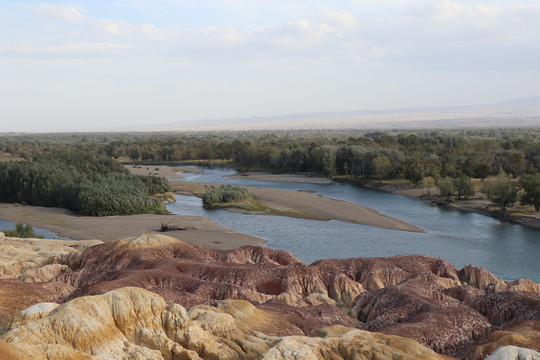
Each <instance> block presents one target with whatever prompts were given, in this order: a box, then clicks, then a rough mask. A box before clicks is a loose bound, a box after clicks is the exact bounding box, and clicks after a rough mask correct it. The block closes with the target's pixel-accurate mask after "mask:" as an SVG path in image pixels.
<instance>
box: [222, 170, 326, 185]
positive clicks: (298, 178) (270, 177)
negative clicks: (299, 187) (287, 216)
mask: <svg viewBox="0 0 540 360" xmlns="http://www.w3.org/2000/svg"><path fill="white" fill-rule="evenodd" d="M226 177H228V178H230V179H243V180H254V181H279V182H291V183H304V184H332V183H334V181H333V180H331V179H328V178H324V177H319V176H308V175H297V174H271V173H267V172H252V173H246V174H245V175H242V174H240V175H238V174H237V175H227V176H226Z"/></svg>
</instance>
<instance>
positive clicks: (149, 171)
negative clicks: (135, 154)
mask: <svg viewBox="0 0 540 360" xmlns="http://www.w3.org/2000/svg"><path fill="white" fill-rule="evenodd" d="M124 166H125V168H126V169H128V170H129V172H130V173H132V174H134V175H152V176H162V177H164V178H165V179H176V180H181V179H183V177H182V175H181V174H182V173H186V172H190V173H198V172H202V170H200V169H197V168H193V167H188V166H163V165H124Z"/></svg>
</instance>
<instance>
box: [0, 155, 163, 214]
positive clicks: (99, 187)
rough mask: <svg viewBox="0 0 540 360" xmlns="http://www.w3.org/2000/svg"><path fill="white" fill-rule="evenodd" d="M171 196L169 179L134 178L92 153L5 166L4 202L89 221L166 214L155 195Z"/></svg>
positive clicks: (0, 168)
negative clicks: (52, 208) (59, 210)
mask: <svg viewBox="0 0 540 360" xmlns="http://www.w3.org/2000/svg"><path fill="white" fill-rule="evenodd" d="M169 191H171V188H170V185H169V183H168V181H167V180H166V179H164V178H160V177H153V176H141V175H132V174H129V173H128V171H127V170H126V169H125V168H124V167H123V166H122V165H121V164H119V163H118V162H116V161H115V160H113V159H111V158H107V157H94V156H92V155H91V154H88V153H81V152H69V153H67V152H64V153H62V154H61V155H60V154H56V155H50V154H46V155H44V154H41V155H36V156H35V157H34V158H33V159H32V160H24V161H10V162H4V163H0V201H2V202H12V203H20V204H28V205H38V206H57V207H63V208H67V209H70V210H73V211H74V212H76V213H78V214H81V215H86V216H107V215H127V214H136V213H146V212H166V210H165V208H164V207H163V204H162V203H161V201H159V200H158V199H156V198H154V197H152V195H154V194H159V193H165V192H169Z"/></svg>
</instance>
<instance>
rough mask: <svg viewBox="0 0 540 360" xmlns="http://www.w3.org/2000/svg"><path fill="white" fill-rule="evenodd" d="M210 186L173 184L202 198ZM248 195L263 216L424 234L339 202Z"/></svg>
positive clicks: (301, 194)
mask: <svg viewBox="0 0 540 360" xmlns="http://www.w3.org/2000/svg"><path fill="white" fill-rule="evenodd" d="M211 185H212V184H203V183H193V182H187V181H176V182H172V183H171V186H172V187H173V191H174V192H175V193H181V194H187V195H201V194H202V193H204V191H205V190H206V189H207V188H208V187H209V186H211ZM245 188H246V189H248V191H249V193H250V194H251V195H252V196H253V197H254V198H255V199H257V200H260V201H262V202H263V203H264V205H265V206H266V207H267V208H268V209H269V211H268V212H265V213H262V214H268V215H280V216H289V217H294V218H300V219H311V220H321V221H330V220H339V221H345V222H350V223H355V224H361V225H368V226H375V227H380V228H384V229H390V230H401V231H411V232H423V230H422V229H420V228H418V227H416V226H413V225H411V224H408V223H406V222H404V221H401V220H398V219H395V218H392V217H390V216H386V215H383V214H380V213H378V212H377V211H375V210H373V209H370V208H367V207H364V206H359V205H356V204H353V203H350V202H346V201H342V200H334V199H329V198H326V197H323V196H320V195H315V194H312V193H309V192H305V191H288V190H278V189H263V188H257V187H252V186H246V187H245Z"/></svg>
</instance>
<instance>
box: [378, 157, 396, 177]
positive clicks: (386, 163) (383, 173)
mask: <svg viewBox="0 0 540 360" xmlns="http://www.w3.org/2000/svg"><path fill="white" fill-rule="evenodd" d="M373 166H374V167H375V177H377V178H378V179H386V178H388V176H389V175H390V173H391V172H392V163H391V162H390V160H389V159H388V158H387V157H386V156H384V155H379V156H377V157H376V158H375V159H373Z"/></svg>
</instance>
